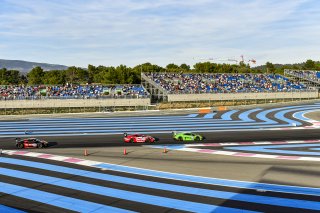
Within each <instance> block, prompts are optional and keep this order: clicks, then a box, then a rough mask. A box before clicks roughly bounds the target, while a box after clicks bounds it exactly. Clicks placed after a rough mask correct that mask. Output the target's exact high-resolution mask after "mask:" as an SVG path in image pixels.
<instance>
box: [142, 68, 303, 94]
mask: <svg viewBox="0 0 320 213" xmlns="http://www.w3.org/2000/svg"><path fill="white" fill-rule="evenodd" d="M146 75H147V76H148V77H149V78H150V79H153V81H155V82H156V83H157V84H158V85H160V86H161V87H162V88H163V89H165V90H166V91H167V92H168V93H170V94H176V93H238V92H291V91H297V90H299V91H302V90H306V89H307V87H306V86H305V85H303V84H301V83H299V82H297V81H291V80H289V79H288V78H286V77H284V76H281V75H277V74H249V73H248V74H207V73H204V74H198V73H197V74H181V73H146Z"/></svg>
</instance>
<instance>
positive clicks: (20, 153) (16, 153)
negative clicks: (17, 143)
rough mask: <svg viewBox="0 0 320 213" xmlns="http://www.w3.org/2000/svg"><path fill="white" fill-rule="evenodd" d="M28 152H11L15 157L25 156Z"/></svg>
mask: <svg viewBox="0 0 320 213" xmlns="http://www.w3.org/2000/svg"><path fill="white" fill-rule="evenodd" d="M27 153H28V152H26V151H16V152H13V154H15V155H25V154H27Z"/></svg>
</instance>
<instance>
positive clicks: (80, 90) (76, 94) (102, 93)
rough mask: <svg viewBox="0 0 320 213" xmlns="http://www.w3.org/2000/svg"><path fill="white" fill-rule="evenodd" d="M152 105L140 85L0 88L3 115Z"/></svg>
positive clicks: (0, 107) (135, 107) (137, 107)
mask: <svg viewBox="0 0 320 213" xmlns="http://www.w3.org/2000/svg"><path fill="white" fill-rule="evenodd" d="M149 105H150V94H149V93H148V92H147V91H146V89H145V88H144V87H143V86H141V85H70V84H67V85H64V86H57V85H56V86H44V85H40V86H23V85H8V86H0V111H1V113H2V114H7V113H8V111H11V113H14V111H18V113H20V112H21V110H23V111H25V110H27V111H28V112H29V111H30V110H31V109H34V110H35V111H36V112H37V113H46V112H56V111H59V112H82V111H87V110H91V111H106V110H107V111H110V110H112V111H113V110H115V108H117V109H119V110H121V109H130V110H136V109H145V108H147V107H148V106H149ZM40 109H42V110H40ZM9 113H10V112H9Z"/></svg>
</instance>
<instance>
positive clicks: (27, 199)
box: [0, 107, 320, 212]
mask: <svg viewBox="0 0 320 213" xmlns="http://www.w3.org/2000/svg"><path fill="white" fill-rule="evenodd" d="M315 109H317V107H316V108H315ZM264 110H268V109H264ZM298 111H299V110H294V111H290V112H288V113H285V115H284V118H288V119H291V120H293V121H295V122H300V121H301V120H299V119H296V118H293V114H294V113H296V112H298ZM302 111H303V108H302ZM241 112H244V110H239V111H234V112H233V113H230V114H229V115H226V114H225V113H221V112H218V113H215V114H214V115H213V114H212V115H209V116H208V117H209V119H210V118H212V119H216V120H218V119H222V120H223V119H225V120H227V122H228V116H230V119H231V120H232V121H236V122H237V121H239V120H240V119H239V115H240V114H241ZM277 112H279V111H272V112H270V113H268V114H267V116H266V117H267V118H268V119H272V120H273V121H276V124H275V125H284V126H285V125H287V126H286V127H287V128H286V129H281V130H273V128H261V129H260V128H258V129H255V128H252V129H249V128H245V129H237V131H233V130H228V129H226V131H215V130H213V131H212V132H210V131H204V132H201V131H198V132H199V133H201V134H203V135H204V136H205V137H206V140H205V141H203V143H223V142H250V141H284V140H318V139H319V133H320V129H319V128H313V129H308V128H306V129H299V128H296V129H295V128H293V129H290V130H289V129H288V128H290V127H292V124H291V123H287V122H286V121H285V119H279V118H276V116H275V115H276V113H277ZM258 114H259V111H255V112H253V113H251V114H250V115H249V116H248V119H252V120H254V122H253V123H252V124H253V126H254V124H255V123H259V122H263V118H262V117H259V116H257V115H258ZM315 114H316V115H315V116H313V117H317V116H318V113H316V112H315ZM186 116H188V115H186ZM192 116H195V115H192ZM196 116H197V117H199V115H196ZM258 117H259V118H258ZM261 119H262V120H261ZM222 122H224V121H222ZM243 123H246V122H243ZM195 125H196V124H195ZM237 125H238V124H237ZM311 125H312V123H309V122H306V121H301V126H300V127H308V126H311ZM75 128H76V126H75ZM119 128H121V126H120V127H119ZM121 131H122V129H121ZM152 135H153V136H155V137H157V138H159V139H160V141H158V142H157V144H158V145H161V144H180V143H182V142H175V141H173V140H172V135H171V133H169V132H166V133H152ZM0 136H1V137H0V144H1V147H0V148H2V149H14V137H12V136H7V135H5V133H3V135H1V134H0ZM39 137H41V138H43V139H46V140H48V141H49V142H50V147H49V148H48V149H41V150H34V151H38V152H46V153H52V154H60V155H64V156H66V155H67V156H70V157H79V158H87V159H90V160H95V161H101V162H111V163H114V164H115V165H125V166H135V167H141V168H146V169H155V170H161V171H168V172H174V173H180V174H188V175H197V176H204V177H215V178H223V179H219V181H222V180H224V179H230V180H241V181H252V182H255V183H251V184H248V185H246V186H245V187H239V186H238V185H237V184H239V182H234V181H231V182H228V183H221V182H219V184H218V183H209V182H206V181H209V180H204V179H201V178H200V177H199V179H197V180H195V181H190V180H185V179H184V178H186V179H187V178H190V177H189V176H184V175H182V176H183V177H182V178H181V179H177V178H168V177H159V176H156V175H146V174H144V173H143V172H141V173H140V172H139V171H136V172H127V171H124V170H123V171H122V170H121V169H120V170H113V169H107V170H101V168H91V167H86V166H80V165H75V164H70V163H64V162H58V161H57V162H55V161H51V160H45V159H35V158H30V157H22V156H8V155H2V156H1V158H0V171H1V172H0V186H1V187H0V211H1V210H2V211H4V212H18V210H21V211H26V212H79V211H81V212H89V210H95V212H117V211H119V212H123V211H124V210H128V211H135V212H319V211H320V190H319V188H320V182H319V180H318V179H319V178H318V177H319V176H320V163H319V162H297V161H283V160H275V159H253V158H239V157H232V156H216V155H206V154H199V153H184V152H179V151H169V153H167V154H166V155H164V154H163V153H161V152H159V150H156V149H151V148H149V145H147V146H141V144H124V143H123V142H122V134H119V133H117V134H107V135H102V134H101V135H100V134H98V135H78V134H76V135H72V134H68V135H67V136H58V135H51V136H50V135H45V136H41V135H40V136H39ZM124 147H126V148H127V149H128V150H130V152H131V151H132V153H129V154H128V155H126V156H123V155H121V151H122V149H123V148H124ZM317 147H319V146H317V145H315V146H314V147H312V148H314V150H313V152H317ZM83 148H86V149H88V150H89V152H90V155H89V156H87V157H84V156H83V153H82V151H83ZM289 150H290V149H289ZM32 151H33V150H32ZM298 151H310V150H308V149H306V148H305V147H301V148H299V149H298ZM19 160H23V161H19ZM25 160H26V161H30V162H24V161H25ZM37 162H39V163H43V164H36V163H37ZM55 166H56V167H55ZM62 167H64V168H62ZM102 168H103V167H102ZM71 169H78V170H81V172H79V171H77V172H78V173H77V172H76V171H74V170H71ZM122 169H123V168H122ZM90 172H95V173H90ZM86 174H88V175H86ZM112 178H115V179H112ZM122 178H129V179H122ZM121 180H122V181H121ZM141 180H142V181H147V182H140V181H141ZM210 181H212V179H210ZM222 182H223V181H222ZM257 183H261V184H262V185H258V184H257ZM139 184H140V185H139ZM263 184H274V185H276V186H277V187H278V188H277V189H275V188H270V185H263ZM274 185H273V186H274ZM285 186H289V188H286V187H285ZM181 187H182V188H181ZM287 190H288V191H287ZM10 208H13V209H10Z"/></svg>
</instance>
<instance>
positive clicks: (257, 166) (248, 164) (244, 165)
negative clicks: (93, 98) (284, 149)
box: [14, 147, 320, 187]
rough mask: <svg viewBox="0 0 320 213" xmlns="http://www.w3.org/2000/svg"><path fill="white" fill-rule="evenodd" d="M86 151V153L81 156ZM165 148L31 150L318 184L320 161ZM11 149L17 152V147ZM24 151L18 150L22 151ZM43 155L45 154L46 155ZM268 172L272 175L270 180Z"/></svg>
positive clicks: (249, 178)
mask: <svg viewBox="0 0 320 213" xmlns="http://www.w3.org/2000/svg"><path fill="white" fill-rule="evenodd" d="M124 148H126V151H127V155H124V154H123V149H124ZM85 150H86V151H87V154H88V155H87V156H84V154H85ZM167 150H168V152H167V153H164V152H163V150H162V149H153V148H149V147H108V148H88V149H83V148H82V149H81V148H73V149H46V150H32V152H34V153H35V155H37V153H38V152H44V153H45V154H46V155H49V156H50V155H59V156H66V158H65V159H68V160H67V161H66V162H68V161H69V162H70V163H73V162H77V161H78V159H81V160H83V159H84V160H90V161H95V162H105V163H110V164H114V165H121V166H131V167H138V168H144V169H151V170H157V171H165V172H172V173H180V174H187V175H197V176H204V177H214V178H223V179H232V180H242V181H253V182H261V180H264V177H268V178H267V179H265V181H266V182H268V181H270V182H271V183H272V182H279V183H282V184H289V185H297V186H307V187H320V183H319V181H318V176H314V175H313V173H315V174H316V173H318V174H319V173H320V162H308V164H307V165H308V166H307V167H306V163H305V162H301V161H285V160H283V159H259V158H248V157H243V156H242V157H239V156H224V155H208V154H203V153H190V152H181V151H176V150H170V148H169V147H168V149H167ZM14 152H17V150H16V151H14ZM18 152H19V151H18ZM23 152H24V151H21V153H22V154H23ZM46 155H44V157H47V156H46ZM57 159H61V158H57ZM243 171H246V172H243ZM279 171H281V172H279ZM283 171H287V172H283ZM297 171H305V172H297ZM310 171H312V173H310ZM270 173H272V174H273V175H272V178H271V179H270V175H269V174H270ZM292 174H294V175H292ZM284 177H285V178H284Z"/></svg>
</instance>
